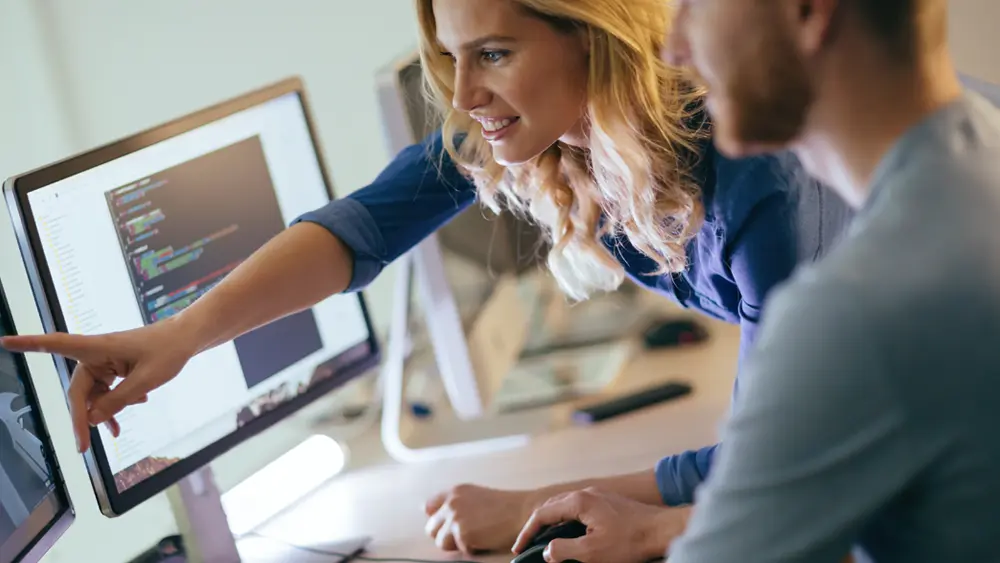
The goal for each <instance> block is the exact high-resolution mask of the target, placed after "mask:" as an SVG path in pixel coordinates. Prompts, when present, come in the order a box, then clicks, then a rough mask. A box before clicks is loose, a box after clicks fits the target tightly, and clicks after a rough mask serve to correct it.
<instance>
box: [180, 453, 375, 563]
mask: <svg viewBox="0 0 1000 563" xmlns="http://www.w3.org/2000/svg"><path fill="white" fill-rule="evenodd" d="M167 496H168V497H169V499H170V506H171V508H172V509H173V512H174V517H175V518H176V520H177V527H178V529H179V531H180V535H181V537H182V538H183V541H184V552H185V556H184V561H185V562H186V563H298V562H301V563H305V562H307V561H308V562H310V563H324V562H327V561H329V563H339V562H340V561H343V560H344V555H358V554H361V553H362V552H363V551H364V549H365V548H366V547H367V545H368V544H369V543H370V541H371V538H367V537H365V538H356V539H349V540H343V541H338V542H333V543H329V544H324V545H322V546H310V549H308V550H307V549H304V548H301V547H296V546H294V545H291V544H287V543H283V542H281V541H280V540H278V539H274V538H268V537H263V536H256V535H254V534H253V533H252V532H251V533H250V534H246V535H244V536H243V537H241V538H238V539H237V538H235V537H234V536H233V533H232V531H231V529H230V525H229V519H228V517H227V516H226V511H225V508H224V507H223V504H222V496H221V494H220V491H219V488H218V486H217V485H216V483H215V477H214V476H213V474H212V469H211V468H210V467H208V466H206V467H203V468H201V469H200V470H198V471H197V472H195V473H192V474H191V475H189V476H188V477H187V478H185V479H184V480H183V481H181V482H179V483H178V484H177V485H175V486H174V487H171V489H169V490H168V491H167ZM341 554H344V555H341ZM170 561H174V559H170Z"/></svg>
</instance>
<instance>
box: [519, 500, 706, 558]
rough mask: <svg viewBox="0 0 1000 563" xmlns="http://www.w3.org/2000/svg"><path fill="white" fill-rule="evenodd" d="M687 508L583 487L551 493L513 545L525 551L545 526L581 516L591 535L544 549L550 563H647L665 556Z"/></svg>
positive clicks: (679, 532) (581, 520)
mask: <svg viewBox="0 0 1000 563" xmlns="http://www.w3.org/2000/svg"><path fill="white" fill-rule="evenodd" d="M687 515H688V509H686V508H668V507H663V506H653V505H649V504H643V503H640V502H637V501H634V500H632V499H629V498H626V497H623V496H620V495H616V494H609V493H605V492H602V491H599V490H596V489H584V490H581V491H576V492H572V493H567V494H563V495H559V496H555V497H552V498H551V499H549V500H548V501H546V502H545V503H543V504H542V505H541V506H540V507H539V508H538V509H537V510H535V511H534V512H533V513H532V514H531V516H530V517H529V518H528V521H527V523H526V524H525V525H524V528H523V529H522V530H521V533H520V535H519V536H518V538H517V541H516V542H515V543H514V548H513V552H514V553H521V552H522V551H524V549H525V548H527V547H528V546H529V545H530V544H531V540H532V538H534V537H535V536H537V535H538V534H539V532H541V531H542V530H543V529H544V528H545V527H547V526H552V525H555V524H559V523H562V522H568V521H571V520H577V521H579V522H582V523H583V524H584V525H586V526H587V534H586V535H585V536H583V537H581V538H577V539H556V540H553V541H552V542H551V543H549V545H548V547H547V548H546V549H545V552H544V557H545V560H546V561H548V562H550V563H559V562H561V561H580V562H581V563H606V562H608V561H613V562H614V563H645V562H646V561H649V560H651V559H656V558H660V557H663V555H664V554H665V553H666V551H667V548H668V547H669V546H670V542H671V541H673V539H674V538H676V537H677V536H679V535H680V534H681V533H682V532H683V531H684V527H685V525H686V523H687Z"/></svg>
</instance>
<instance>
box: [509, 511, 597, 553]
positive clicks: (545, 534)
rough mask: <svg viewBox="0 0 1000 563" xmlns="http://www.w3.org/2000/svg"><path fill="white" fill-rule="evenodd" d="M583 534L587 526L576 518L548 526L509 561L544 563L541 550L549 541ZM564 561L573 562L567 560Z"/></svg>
mask: <svg viewBox="0 0 1000 563" xmlns="http://www.w3.org/2000/svg"><path fill="white" fill-rule="evenodd" d="M585 535H587V526H586V525H584V524H583V523H582V522H578V521H576V520H571V521H569V522H563V523H562V524H556V525H554V526H549V527H548V528H545V529H544V530H542V531H541V532H539V533H538V535H536V536H535V537H534V539H532V540H531V543H529V544H528V547H526V548H525V549H524V551H522V552H521V553H519V554H518V555H517V557H515V558H513V559H511V560H510V563H545V559H544V558H543V557H542V552H543V551H545V546H547V545H549V542H550V541H552V540H554V539H557V538H561V539H570V540H572V539H576V538H579V537H581V536H585ZM566 563H573V562H572V561H567V562H566Z"/></svg>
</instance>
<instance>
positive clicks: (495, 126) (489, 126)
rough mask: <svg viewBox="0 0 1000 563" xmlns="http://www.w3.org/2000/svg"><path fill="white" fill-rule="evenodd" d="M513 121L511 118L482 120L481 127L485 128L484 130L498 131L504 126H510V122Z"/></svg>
mask: <svg viewBox="0 0 1000 563" xmlns="http://www.w3.org/2000/svg"><path fill="white" fill-rule="evenodd" d="M513 122H514V120H513V119H501V120H498V121H484V122H483V129H485V130H486V131H490V132H494V131H499V130H501V129H503V128H504V127H508V126H510V124H511V123H513Z"/></svg>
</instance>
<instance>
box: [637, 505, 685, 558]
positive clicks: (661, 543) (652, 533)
mask: <svg viewBox="0 0 1000 563" xmlns="http://www.w3.org/2000/svg"><path fill="white" fill-rule="evenodd" d="M655 510H656V512H655V514H654V515H653V516H652V517H651V518H650V519H649V527H648V528H647V531H646V535H645V537H644V540H645V541H644V542H643V543H644V548H643V554H644V556H646V557H649V558H650V559H656V558H660V557H663V556H664V554H666V553H667V550H668V549H669V548H670V544H671V543H673V541H674V540H675V539H676V538H677V537H678V536H680V535H681V534H683V533H684V529H685V528H686V527H687V520H688V516H689V514H690V508H688V507H681V508H674V507H656V508H655Z"/></svg>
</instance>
